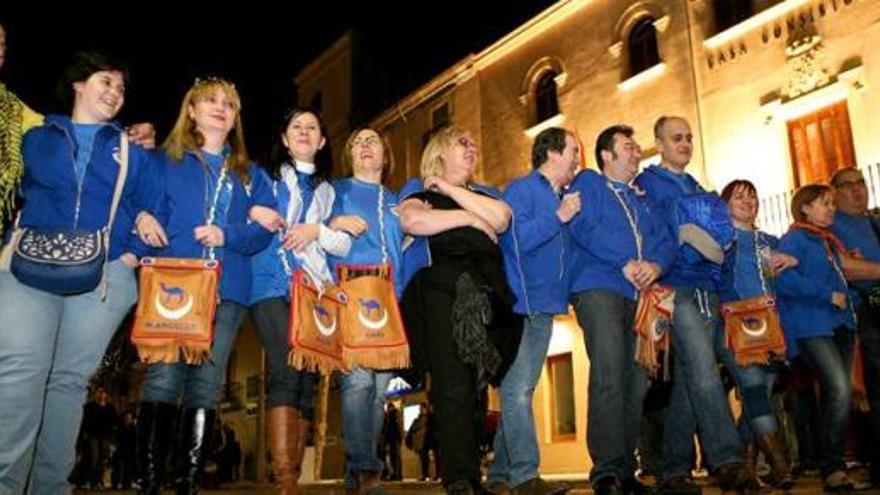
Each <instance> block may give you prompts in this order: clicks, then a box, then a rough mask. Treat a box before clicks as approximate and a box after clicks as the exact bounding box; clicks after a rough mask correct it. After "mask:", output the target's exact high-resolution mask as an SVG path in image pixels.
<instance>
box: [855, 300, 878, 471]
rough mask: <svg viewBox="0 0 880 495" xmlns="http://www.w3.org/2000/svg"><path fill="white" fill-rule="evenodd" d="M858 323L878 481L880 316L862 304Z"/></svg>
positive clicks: (872, 458) (872, 457) (871, 458)
mask: <svg viewBox="0 0 880 495" xmlns="http://www.w3.org/2000/svg"><path fill="white" fill-rule="evenodd" d="M856 321H857V322H858V324H859V339H860V342H861V346H862V364H863V365H864V370H865V391H866V392H867V394H868V404H869V409H870V414H871V417H870V420H871V439H870V443H869V445H870V446H871V447H870V448H869V450H870V452H869V455H870V462H871V478H872V479H873V480H875V481H876V480H880V314H877V313H876V312H874V311H872V310H871V308H870V307H868V304H867V303H862V304H860V305H859V307H858V308H856ZM875 486H876V483H875Z"/></svg>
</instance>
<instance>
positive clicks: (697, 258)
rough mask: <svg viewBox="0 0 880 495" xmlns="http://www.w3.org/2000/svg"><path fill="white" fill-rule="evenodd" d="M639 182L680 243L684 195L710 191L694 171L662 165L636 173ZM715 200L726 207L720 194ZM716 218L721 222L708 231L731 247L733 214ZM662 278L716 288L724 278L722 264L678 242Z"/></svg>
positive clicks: (678, 284)
mask: <svg viewBox="0 0 880 495" xmlns="http://www.w3.org/2000/svg"><path fill="white" fill-rule="evenodd" d="M635 184H636V185H637V186H638V187H639V188H641V189H643V190H644V191H645V193H647V195H648V200H649V201H650V202H651V204H652V207H653V208H655V210H656V211H657V214H658V215H659V216H660V217H661V218H665V219H666V224H667V228H668V229H669V233H670V235H671V237H672V239H673V240H674V242H675V243H676V244H677V245H678V229H679V227H680V225H679V218H680V217H681V214H680V209H681V207H682V205H683V202H682V199H683V198H686V197H693V195H696V194H707V193H706V192H705V190H704V189H703V188H702V187H701V186H700V184H699V183H697V181H696V179H694V178H693V177H691V175H690V174H682V175H678V174H674V173H672V172H670V171H668V170H666V169H664V168H662V167H660V166H659V165H652V166H650V167H648V168H647V169H645V170H644V171H643V172H642V173H641V174H639V176H638V177H636V180H635ZM715 198H717V196H715ZM715 203H716V205H715V206H716V209H717V210H719V211H720V209H721V208H726V206H722V205H723V202H721V200H720V198H717V201H716V202H715ZM701 206H706V205H701ZM725 211H726V210H725ZM716 217H717V215H716ZM716 220H720V223H719V224H718V225H717V226H716V228H715V229H710V230H713V231H711V232H708V233H709V234H710V235H711V236H712V237H713V239H715V241H716V242H717V243H718V244H719V245H720V246H722V248H724V247H727V246H729V245H730V242H731V241H732V240H733V225H732V223H731V222H730V218H729V217H726V220H725V218H724V217H722V218H720V219H718V218H716ZM660 282H661V283H664V284H667V285H672V286H675V287H683V288H700V289H707V290H716V289H717V287H718V284H719V283H720V282H721V266H720V265H717V264H715V263H713V262H711V261H709V260H706V259H704V258H703V257H702V256H701V255H700V254H699V253H698V252H697V251H696V250H695V249H694V248H693V247H691V246H690V245H687V244H681V245H678V256H677V257H676V259H675V262H674V263H673V264H672V266H671V267H670V269H669V271H668V272H667V273H666V275H664V277H663V278H662V279H661V280H660Z"/></svg>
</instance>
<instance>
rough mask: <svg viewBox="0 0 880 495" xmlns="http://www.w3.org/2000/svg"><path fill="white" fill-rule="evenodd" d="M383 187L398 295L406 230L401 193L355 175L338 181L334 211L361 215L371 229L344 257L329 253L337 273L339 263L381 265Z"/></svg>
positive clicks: (387, 250) (387, 249)
mask: <svg viewBox="0 0 880 495" xmlns="http://www.w3.org/2000/svg"><path fill="white" fill-rule="evenodd" d="M380 187H381V188H382V191H383V203H384V204H383V208H382V222H381V223H382V224H383V225H384V226H385V232H384V238H385V253H386V256H387V257H388V258H387V261H388V262H389V263H390V264H391V268H392V273H393V274H394V291H395V294H396V295H397V297H398V299H399V298H400V296H401V295H402V294H403V288H404V284H403V280H402V278H403V274H402V273H401V272H402V270H401V268H402V265H403V259H402V253H401V245H402V244H403V231H402V230H401V229H400V217H399V216H398V213H397V194H395V193H393V192H392V191H391V190H390V189H388V188H387V187H384V186H381V185H379V184H370V183H367V182H363V181H360V180H358V179H355V178H353V177H352V178H348V179H342V180H339V181H336V182H335V183H334V184H333V189H334V190H336V201H335V202H334V203H333V215H332V216H331V218H332V217H337V216H340V215H357V216H359V217H361V218H362V219H363V220H364V221H365V222H367V231H366V232H364V233H363V234H361V235H359V236H357V237H354V238H352V241H351V249H349V251H348V254H347V255H346V256H345V257H344V258H340V257H337V256H333V255H327V260H328V261H329V262H330V267H331V269H332V270H333V274H334V275H335V274H336V267H338V266H339V265H340V264H342V263H345V264H348V265H378V264H380V263H382V237H383V235H382V232H380V230H379V223H380V222H379V211H378V208H377V206H378V204H379V188H380Z"/></svg>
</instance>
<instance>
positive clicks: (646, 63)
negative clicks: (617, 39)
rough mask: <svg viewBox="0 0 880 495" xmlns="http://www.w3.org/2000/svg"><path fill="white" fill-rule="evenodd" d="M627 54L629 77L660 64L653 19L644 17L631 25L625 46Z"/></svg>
mask: <svg viewBox="0 0 880 495" xmlns="http://www.w3.org/2000/svg"><path fill="white" fill-rule="evenodd" d="M627 53H628V54H629V75H630V76H634V75H636V74H638V73H640V72H642V71H644V70H647V69H650V68H651V67H654V66H655V65H657V64H659V63H660V52H659V51H658V49H657V28H655V27H654V18H653V17H645V18H644V19H642V20H640V21H638V22H636V23H635V25H633V27H632V29H631V30H630V32H629V42H628V44H627Z"/></svg>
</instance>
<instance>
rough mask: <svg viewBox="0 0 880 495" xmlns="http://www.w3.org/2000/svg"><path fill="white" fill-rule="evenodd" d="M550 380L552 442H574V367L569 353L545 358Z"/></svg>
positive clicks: (575, 429) (575, 428)
mask: <svg viewBox="0 0 880 495" xmlns="http://www.w3.org/2000/svg"><path fill="white" fill-rule="evenodd" d="M547 367H548V370H547V371H548V376H549V378H550V390H551V394H552V396H551V402H550V411H551V415H552V417H553V430H552V433H551V435H550V438H551V439H552V440H553V441H563V440H574V439H575V437H576V436H577V426H576V423H577V422H576V420H575V418H577V415H576V414H575V412H576V411H575V406H574V367H573V366H572V362H571V353H567V354H560V355H558V356H550V357H548V358H547Z"/></svg>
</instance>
